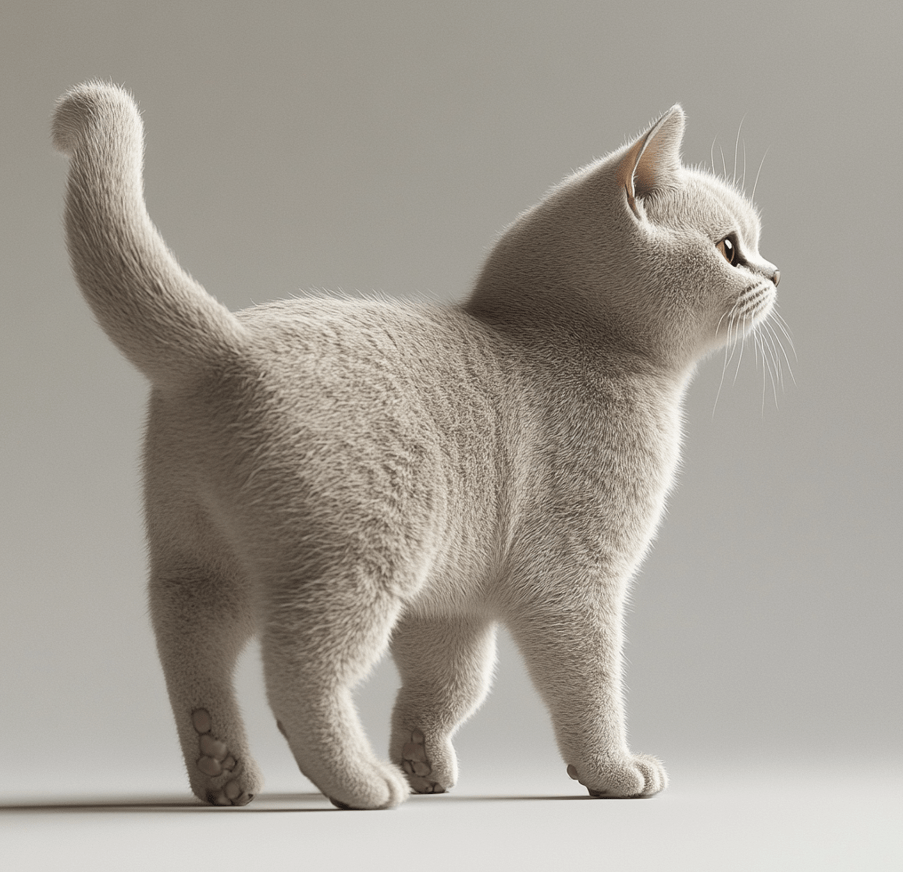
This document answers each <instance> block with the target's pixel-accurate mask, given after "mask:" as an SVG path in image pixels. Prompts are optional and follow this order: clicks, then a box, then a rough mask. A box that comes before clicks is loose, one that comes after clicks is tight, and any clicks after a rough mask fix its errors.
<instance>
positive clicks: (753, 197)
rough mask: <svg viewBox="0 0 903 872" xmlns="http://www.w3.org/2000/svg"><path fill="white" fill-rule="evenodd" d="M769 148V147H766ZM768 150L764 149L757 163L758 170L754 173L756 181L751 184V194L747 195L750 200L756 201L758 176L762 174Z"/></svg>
mask: <svg viewBox="0 0 903 872" xmlns="http://www.w3.org/2000/svg"><path fill="white" fill-rule="evenodd" d="M768 148H771V146H768ZM768 148H766V149H765V154H763V155H762V160H760V161H759V169H758V170H757V172H756V180H755V181H754V182H753V189H752V193H751V194H750V195H749V199H750V200H755V199H756V188H757V187H758V186H759V174H760V173H761V172H762V167H763V165H764V164H765V158H766V157H767V156H768Z"/></svg>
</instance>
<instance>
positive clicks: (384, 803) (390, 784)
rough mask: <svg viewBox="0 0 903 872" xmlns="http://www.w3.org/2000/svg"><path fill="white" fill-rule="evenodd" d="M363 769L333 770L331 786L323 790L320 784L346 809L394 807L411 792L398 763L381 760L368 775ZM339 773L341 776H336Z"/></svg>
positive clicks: (334, 801) (335, 801)
mask: <svg viewBox="0 0 903 872" xmlns="http://www.w3.org/2000/svg"><path fill="white" fill-rule="evenodd" d="M362 768H363V767H355V769H356V770H357V771H354V770H350V771H349V770H345V771H343V772H337V773H331V776H332V777H330V779H329V780H330V781H331V782H333V784H332V786H331V787H327V788H326V789H324V788H323V787H322V785H319V784H318V785H317V786H318V787H320V789H321V790H323V793H324V794H325V795H326V797H327V798H328V799H329V801H330V802H331V803H332V804H333V805H334V806H335V807H336V808H340V809H343V810H348V809H359V810H364V809H381V808H395V806H397V805H399V804H400V803H402V802H404V800H405V797H407V795H408V794H409V793H410V788H409V787H408V784H407V782H406V781H405V779H404V776H403V775H402V774H401V772H399V771H398V769H397V768H396V767H395V766H392V765H391V764H389V763H383V762H382V761H380V762H378V763H376V764H375V765H374V766H373V768H372V769H371V770H370V771H369V772H367V773H366V776H365V773H364V772H363V771H361V770H362ZM336 775H338V776H339V777H338V778H336ZM308 777H310V776H308ZM312 780H313V779H312ZM314 783H316V782H314ZM339 797H341V798H339Z"/></svg>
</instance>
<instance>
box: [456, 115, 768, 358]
mask: <svg viewBox="0 0 903 872" xmlns="http://www.w3.org/2000/svg"><path fill="white" fill-rule="evenodd" d="M684 122H685V116H684V113H683V110H682V109H681V108H680V106H674V107H673V108H672V109H671V110H669V111H668V112H667V113H666V114H665V115H663V116H662V117H661V118H660V119H659V120H658V121H656V122H655V124H653V125H652V126H651V127H650V128H649V129H648V130H647V131H646V132H645V133H643V134H642V135H641V136H639V137H637V138H636V139H635V140H633V141H632V142H629V143H628V144H627V145H625V146H623V147H622V148H620V149H618V150H617V151H615V152H613V153H612V154H609V155H608V156H606V157H604V158H602V159H600V160H597V161H595V162H594V163H592V164H590V165H589V166H587V167H584V168H583V169H581V170H578V171H577V172H576V173H574V174H573V175H571V176H569V177H568V178H566V179H565V180H564V181H563V182H561V184H559V185H557V186H556V187H555V188H553V189H552V190H551V191H550V192H549V194H548V195H547V196H546V197H545V199H543V200H542V201H541V202H540V203H539V204H538V205H537V206H535V207H533V208H532V209H530V210H528V211H527V212H525V213H524V214H523V215H521V216H520V217H519V218H518V219H517V220H516V221H515V222H514V223H513V224H512V225H511V226H510V227H509V228H508V230H507V231H506V232H505V233H504V234H503V235H502V237H501V238H500V240H499V241H498V243H497V245H496V246H495V248H494V249H493V251H492V253H491V254H490V256H489V258H488V260H487V262H486V265H485V267H484V269H483V272H482V274H481V276H480V279H479V281H478V283H477V286H476V289H475V291H474V295H473V297H472V299H471V301H470V303H469V304H468V306H469V309H470V310H471V311H472V312H473V313H474V314H476V315H477V316H478V317H485V318H487V319H488V320H491V321H494V322H496V323H497V324H499V325H500V326H502V327H507V328H509V329H512V330H517V329H519V328H521V327H525V328H527V329H528V330H536V329H538V330H540V331H544V332H547V333H557V334H558V335H560V336H569V337H572V338H574V339H575V340H576V341H579V342H580V343H581V344H583V345H589V346H590V347H591V346H592V345H593V344H598V345H599V346H600V347H602V346H604V347H605V348H611V349H618V348H621V349H623V350H624V351H625V352H629V353H633V354H636V355H638V356H639V357H646V358H648V359H651V360H654V361H656V362H659V363H663V364H665V365H667V366H669V367H673V368H677V369H686V368H688V367H691V366H692V365H693V363H695V361H697V360H698V359H699V358H700V357H702V356H703V355H705V354H706V353H708V352H710V351H712V350H714V349H715V348H718V347H719V346H721V345H723V344H725V343H726V342H729V341H731V340H734V339H736V338H739V337H740V336H743V335H745V334H746V333H747V332H749V331H750V330H751V329H752V328H753V327H754V326H755V325H756V324H757V323H758V322H760V321H762V320H763V319H765V318H767V316H768V314H769V313H770V311H771V309H772V307H773V305H774V301H775V288H776V286H777V283H778V279H779V277H780V274H779V272H778V270H777V268H776V267H775V266H774V264H772V263H770V262H769V261H767V260H765V259H764V258H763V257H762V256H761V255H760V254H759V248H758V246H759V235H760V222H759V216H758V212H757V211H756V209H755V207H754V206H753V205H752V203H751V202H750V201H749V200H747V198H746V197H745V196H744V195H743V194H742V193H741V192H740V191H739V190H738V189H737V188H736V187H735V186H734V185H733V184H731V183H729V182H726V181H724V180H722V179H720V178H718V177H716V176H714V175H712V174H711V173H709V172H707V171H705V170H701V169H694V168H690V167H685V166H684V165H683V164H682V163H681V159H680V146H681V141H682V138H683V131H684Z"/></svg>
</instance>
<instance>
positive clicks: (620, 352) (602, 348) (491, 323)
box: [462, 277, 696, 393]
mask: <svg viewBox="0 0 903 872" xmlns="http://www.w3.org/2000/svg"><path fill="white" fill-rule="evenodd" d="M484 278H485V277H484ZM551 301H560V303H559V304H558V305H556V304H555V303H554V302H551ZM462 308H463V310H464V312H465V313H467V315H469V316H470V317H472V318H475V319H476V320H477V321H479V322H481V323H482V324H483V325H484V326H486V327H487V328H488V329H490V330H491V331H493V332H495V333H497V334H499V335H501V336H504V337H505V340H506V341H507V342H510V343H512V344H513V345H515V346H516V347H518V348H519V349H521V350H522V351H523V353H524V354H526V355H527V356H528V357H532V358H535V359H537V360H541V361H542V360H544V361H547V362H548V364H549V365H550V366H553V367H554V368H556V369H559V370H570V371H573V372H582V373H586V374H587V375H588V376H590V377H593V376H596V377H600V378H601V377H604V378H606V379H610V378H619V377H636V378H642V379H650V380H652V381H654V382H657V383H659V384H661V385H662V386H669V387H671V388H673V389H675V390H677V391H678V392H680V393H682V392H683V390H684V389H685V388H686V386H687V385H688V384H689V382H690V380H691V379H692V376H693V374H694V372H695V369H696V361H695V360H692V359H688V358H687V357H686V356H685V355H677V354H674V353H673V352H672V349H670V348H668V347H667V345H666V344H665V343H663V342H662V340H661V338H660V337H658V336H656V335H655V334H654V333H653V332H652V331H651V330H650V331H649V332H648V333H646V334H644V335H639V334H637V332H636V330H631V331H630V332H628V331H626V330H624V329H623V325H622V324H620V323H619V322H618V321H617V320H616V319H614V318H606V316H605V312H604V311H599V310H598V309H594V308H593V307H591V306H589V305H583V304H582V303H581V295H580V294H579V293H578V292H571V289H569V288H564V287H557V288H537V287H535V286H533V285H524V286H521V287H520V288H518V289H516V290H515V289H514V288H513V287H501V288H499V287H493V285H491V284H490V283H487V282H485V281H483V282H481V283H480V284H478V286H477V288H476V290H475V291H474V293H473V294H472V295H471V297H470V298H469V299H468V300H467V301H466V302H465V303H464V304H463V306H462Z"/></svg>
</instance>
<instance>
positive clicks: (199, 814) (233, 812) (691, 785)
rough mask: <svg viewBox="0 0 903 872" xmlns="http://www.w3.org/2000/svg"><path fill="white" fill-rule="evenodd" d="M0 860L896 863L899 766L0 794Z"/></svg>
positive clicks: (901, 796)
mask: <svg viewBox="0 0 903 872" xmlns="http://www.w3.org/2000/svg"><path fill="white" fill-rule="evenodd" d="M0 867H2V868H3V869H8V870H15V872H20V870H21V872H30V870H42V872H43V870H48V869H66V870H67V872H75V870H82V869H84V870H107V869H110V870H114V869H115V870H129V872H131V870H135V872H141V870H160V869H167V870H181V869H185V870H205V872H207V870H210V872H213V870H220V869H221V870H226V869H230V870H232V869H235V870H239V869H242V870H249V869H254V870H256V869H305V870H306V869H316V870H346V869H368V870H382V869H387V870H388V869H408V868H410V869H429V870H437V872H438V870H452V869H454V870H465V872H478V870H484V869H486V870H490V869H491V870H508V869H512V870H514V869H516V870H522V869H523V870H533V869H537V870H540V869H542V870H546V869H548V870H558V869H571V868H574V869H577V868H580V869H583V868H600V869H602V868H609V869H613V870H617V872H629V870H653V869H655V870H659V869H661V870H668V872H682V870H687V872H691V870H692V872H706V870H719V872H721V870H724V872H745V870H769V872H771V870H793V872H805V870H819V872H829V870H844V872H846V870H850V872H853V870H870V872H881V870H889V872H890V870H893V872H900V870H903V789H901V780H900V778H899V772H896V771H894V772H892V773H891V772H888V771H887V770H883V771H882V770H880V769H877V768H876V769H873V770H868V769H866V768H856V767H852V766H850V767H845V768H842V769H840V770H839V771H830V772H829V771H827V770H815V769H807V770H799V771H788V770H783V771H780V772H769V771H758V772H756V771H746V772H743V773H739V774H738V773H730V774H728V773H714V772H709V773H704V774H703V773H698V772H697V773H694V774H693V775H692V777H688V776H687V774H686V773H684V774H683V776H682V777H681V778H680V779H679V780H677V782H676V783H674V782H672V786H671V787H670V788H669V789H668V790H667V791H666V792H665V793H663V794H661V795H660V796H658V797H655V798H653V799H649V800H596V799H591V798H590V797H588V796H582V795H579V794H578V793H575V792H574V785H573V783H572V782H568V781H567V779H566V777H563V776H562V774H561V773H558V772H554V773H553V772H551V771H549V772H546V773H542V772H540V773H538V774H537V773H519V774H518V775H517V776H516V777H514V776H506V777H502V776H501V775H500V776H498V778H497V783H495V784H489V783H476V784H463V785H461V786H459V788H458V789H457V790H456V791H455V792H454V793H451V794H448V795H445V796H414V797H411V798H410V799H409V800H408V802H407V803H405V804H404V805H403V806H402V807H401V808H398V809H396V810H393V811H387V812H348V811H339V810H337V809H334V808H333V807H332V806H331V805H330V804H329V803H328V802H327V801H326V800H325V799H324V798H323V797H322V796H320V795H319V794H314V793H290V792H280V791H279V789H278V788H272V789H271V790H269V791H265V792H264V793H263V794H261V796H260V797H259V798H258V799H256V800H255V801H254V802H253V803H252V804H251V805H250V806H248V807H246V808H243V809H220V808H210V807H204V806H199V805H196V804H195V803H194V802H193V801H192V800H191V799H190V797H188V796H186V795H184V794H169V795H167V794H166V793H159V794H154V793H141V792H140V791H137V790H136V791H135V792H128V793H126V792H116V793H109V794H107V795H81V796H78V795H74V794H72V793H67V794H60V795H57V796H53V795H49V794H47V793H44V794H42V795H34V794H32V795H29V796H27V797H22V796H20V797H18V798H17V797H14V796H9V795H6V794H0Z"/></svg>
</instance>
